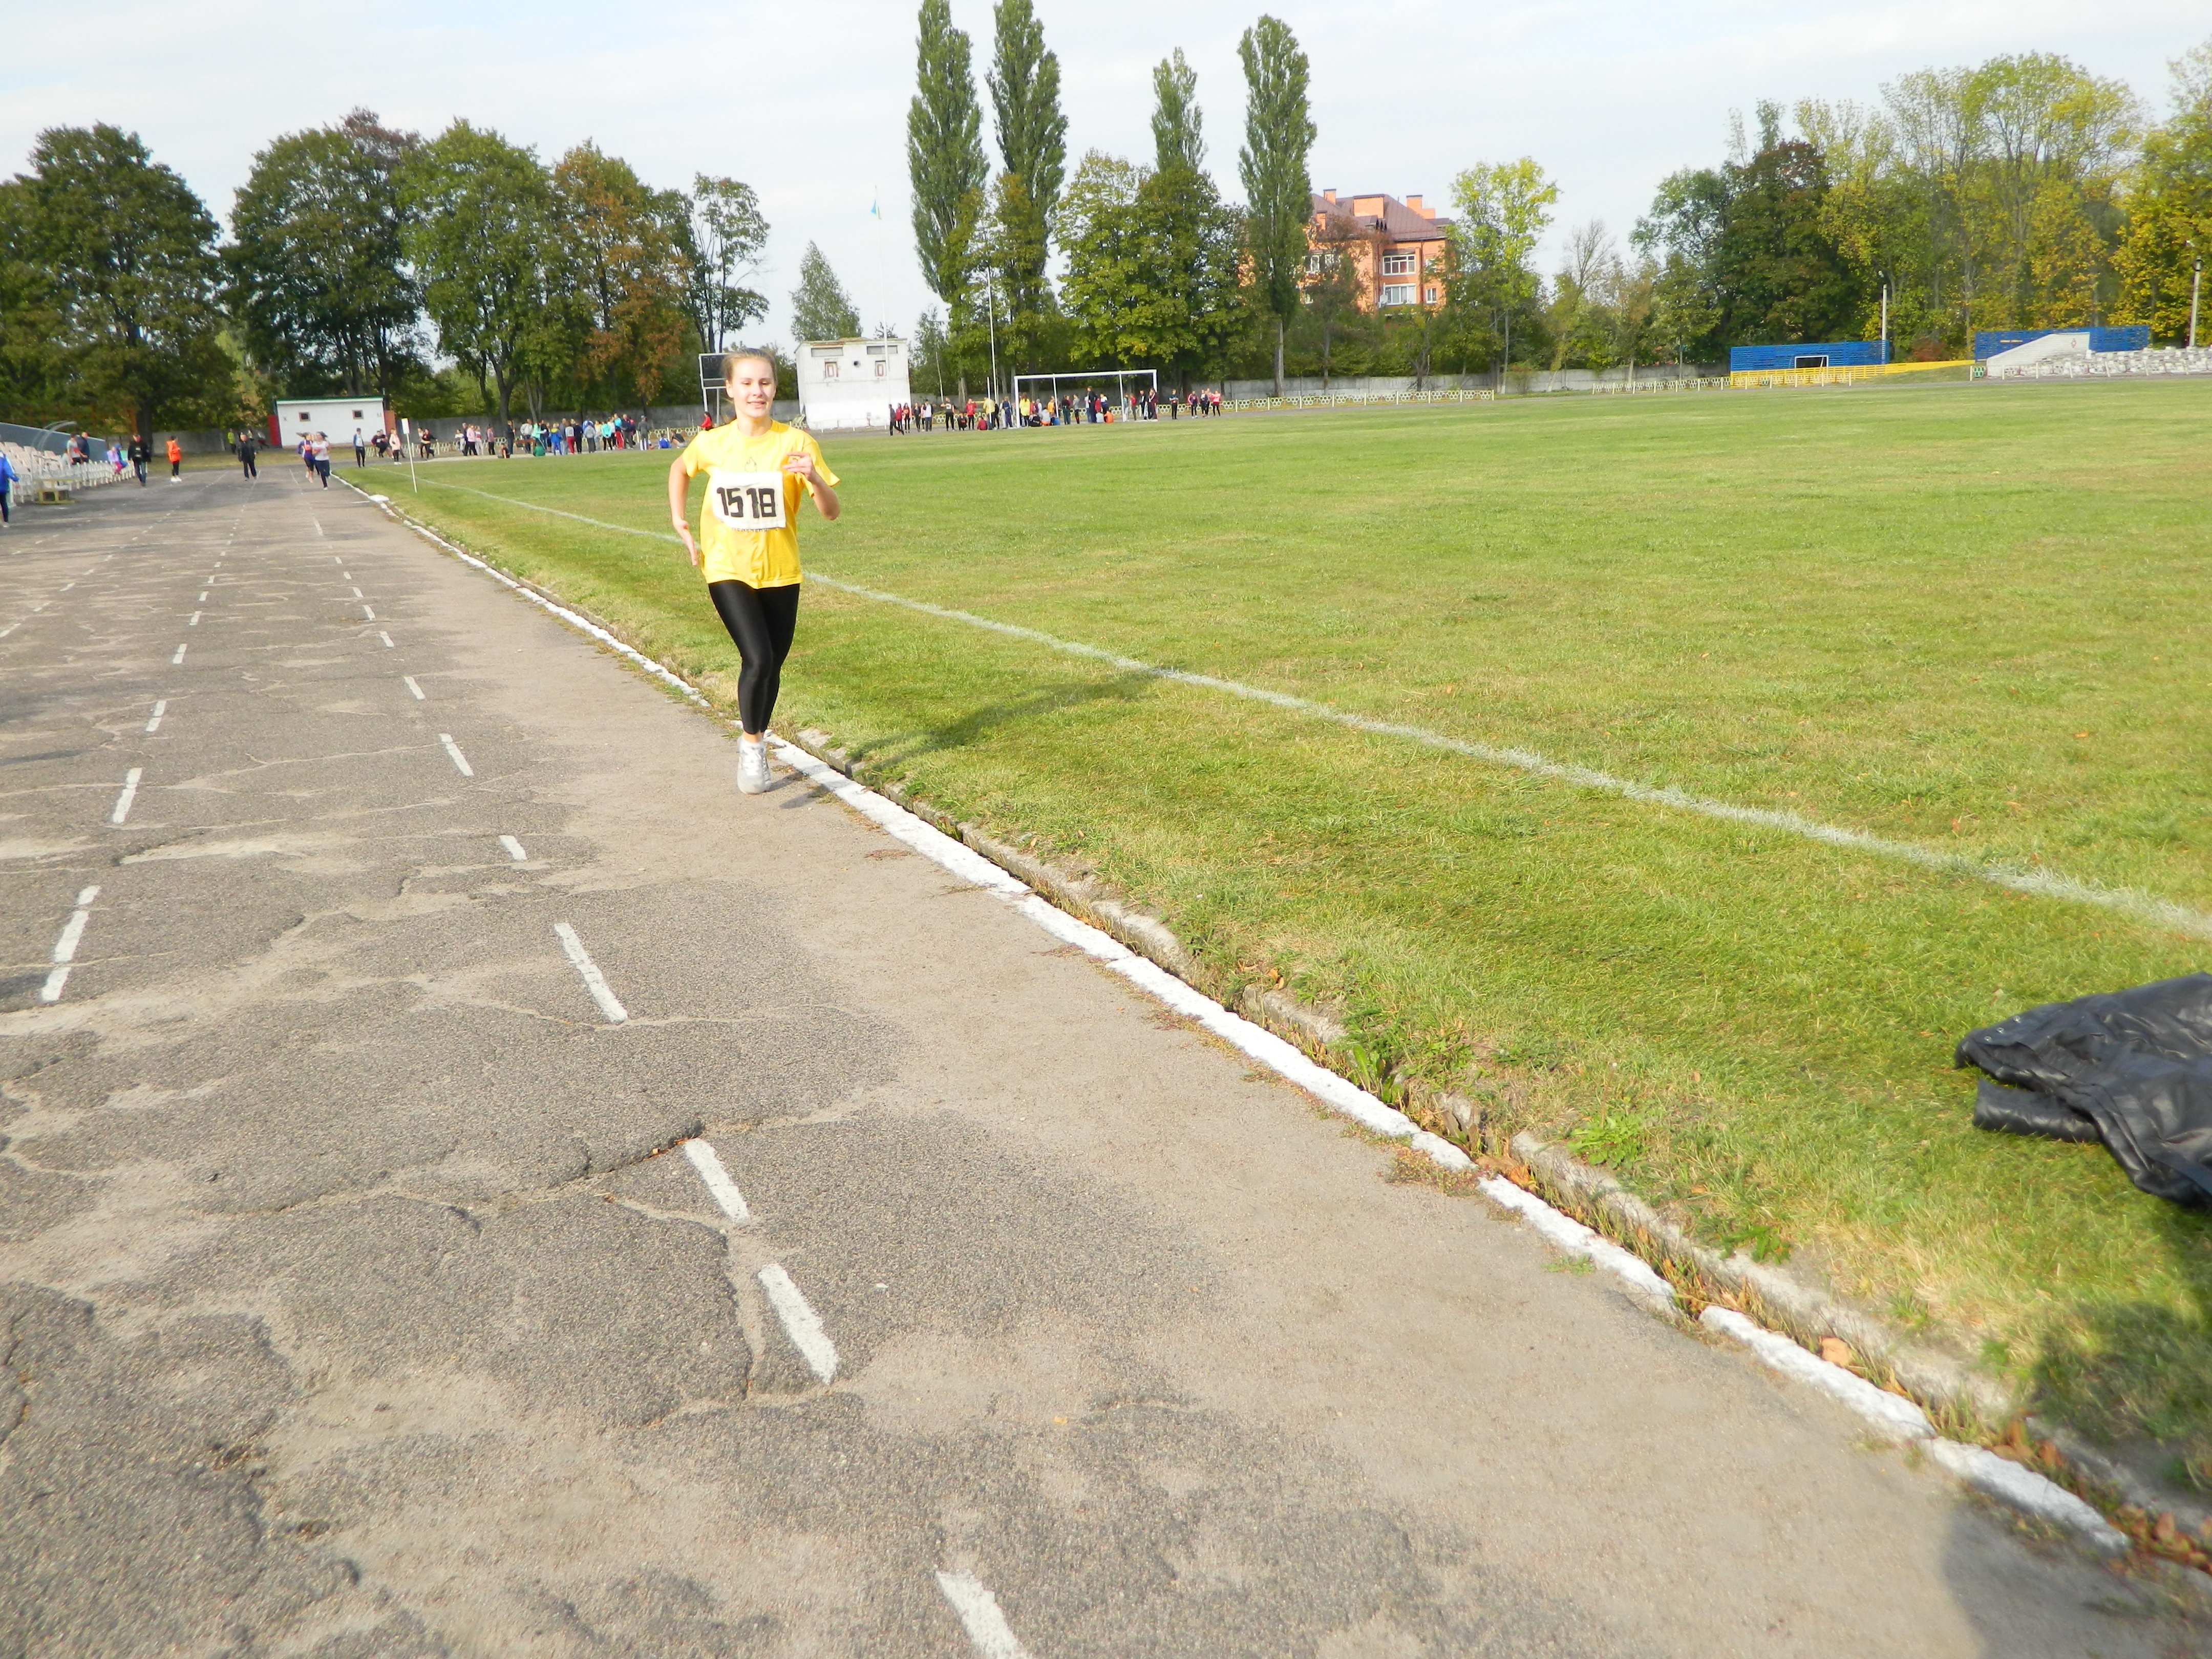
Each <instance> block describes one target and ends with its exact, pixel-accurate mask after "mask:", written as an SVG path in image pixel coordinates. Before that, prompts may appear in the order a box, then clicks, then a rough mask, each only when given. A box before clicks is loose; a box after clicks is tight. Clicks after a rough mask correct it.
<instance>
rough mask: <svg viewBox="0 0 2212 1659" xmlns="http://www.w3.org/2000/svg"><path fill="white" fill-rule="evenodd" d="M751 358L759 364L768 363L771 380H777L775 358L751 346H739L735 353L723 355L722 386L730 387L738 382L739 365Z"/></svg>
mask: <svg viewBox="0 0 2212 1659" xmlns="http://www.w3.org/2000/svg"><path fill="white" fill-rule="evenodd" d="M749 358H750V360H751V361H752V362H757V363H766V364H767V365H768V374H769V379H770V380H774V379H775V376H776V372H777V371H776V367H775V358H773V357H771V356H769V355H768V353H766V352H765V351H759V350H756V349H753V348H751V347H750V346H739V347H738V349H736V350H735V351H731V352H726V353H724V354H723V356H722V384H723V385H724V386H728V385H730V384H732V382H733V381H735V380H737V378H738V364H739V363H742V362H745V361H746V360H747V359H749Z"/></svg>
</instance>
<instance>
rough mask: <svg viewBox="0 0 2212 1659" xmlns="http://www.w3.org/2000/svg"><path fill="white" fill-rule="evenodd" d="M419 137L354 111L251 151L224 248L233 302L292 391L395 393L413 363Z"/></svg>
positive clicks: (250, 345) (255, 343) (267, 365)
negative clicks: (411, 223)
mask: <svg viewBox="0 0 2212 1659" xmlns="http://www.w3.org/2000/svg"><path fill="white" fill-rule="evenodd" d="M421 143H422V140H421V138H420V137H418V136H417V135H416V134H415V133H412V132H400V131H393V130H392V129H390V128H387V127H386V126H385V125H382V124H381V123H380V121H379V120H378V118H377V117H376V114H375V112H374V111H372V110H366V109H357V110H356V111H354V112H353V113H351V114H350V115H349V116H347V117H346V118H345V119H344V120H343V121H342V122H340V123H339V124H338V125H336V126H331V127H318V128H315V129H314V130H313V131H307V132H292V133H286V134H285V135H284V136H283V137H280V138H278V139H276V141H275V142H274V143H271V144H270V146H269V147H268V148H267V149H264V150H262V151H261V152H260V153H259V154H258V155H256V156H255V157H254V158H253V168H252V172H251V173H248V174H247V176H246V183H245V184H244V185H241V186H240V189H239V191H238V195H237V198H236V201H235V203H234V205H233V207H232V210H231V216H230V224H231V236H232V242H231V246H229V247H228V249H227V250H226V251H225V256H224V257H225V263H226V264H227V265H228V268H229V273H230V284H229V298H230V305H231V310H232V313H233V314H234V315H235V316H236V317H238V318H239V319H240V321H241V322H242V323H243V324H244V326H245V338H246V349H247V352H248V354H249V355H250V356H251V357H252V359H253V361H254V362H256V363H257V364H258V365H259V366H260V367H261V368H264V369H265V370H266V371H267V372H268V373H270V374H271V375H273V376H274V377H275V378H276V380H278V381H279V382H280V383H281V384H282V385H283V386H285V388H286V389H287V390H289V391H290V392H293V393H294V394H295V395H309V394H315V393H320V392H337V391H343V392H354V393H358V392H370V391H374V392H379V393H383V394H389V393H390V392H391V391H392V386H393V385H394V384H395V383H396V381H397V380H398V374H399V372H400V369H401V367H402V365H404V364H405V363H407V362H410V361H411V360H412V359H413V357H414V355H415V325H416V316H417V315H418V314H419V309H420V296H419V295H417V294H416V289H415V283H414V280H413V276H412V273H411V272H410V270H408V268H407V263H406V257H405V252H404V247H403V244H402V231H403V224H402V212H401V207H400V198H399V188H398V172H399V169H400V167H402V166H403V165H404V163H405V161H406V159H407V157H408V156H409V155H410V154H412V153H413V151H414V150H415V149H416V148H418V147H419V146H420V144H421Z"/></svg>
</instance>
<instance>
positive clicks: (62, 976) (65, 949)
mask: <svg viewBox="0 0 2212 1659" xmlns="http://www.w3.org/2000/svg"><path fill="white" fill-rule="evenodd" d="M99 896H100V889H98V888H97V887H88V888H86V889H85V890H83V891H82V892H81V893H79V894H78V895H77V896H76V909H74V910H72V911H70V919H69V921H67V922H65V923H64V924H63V927H62V936H61V937H60V938H59V939H56V940H55V941H54V954H53V964H54V970H53V972H52V973H51V974H48V975H46V983H45V984H44V985H43V986H41V987H39V1000H40V1001H41V1002H59V1001H60V1000H62V987H64V985H66V984H68V983H69V976H70V964H71V963H74V962H75V961H76V947H77V945H78V944H79V943H80V942H81V941H82V939H83V938H84V925H85V923H86V922H88V921H91V920H92V902H93V900H94V899H96V898H98V897H99Z"/></svg>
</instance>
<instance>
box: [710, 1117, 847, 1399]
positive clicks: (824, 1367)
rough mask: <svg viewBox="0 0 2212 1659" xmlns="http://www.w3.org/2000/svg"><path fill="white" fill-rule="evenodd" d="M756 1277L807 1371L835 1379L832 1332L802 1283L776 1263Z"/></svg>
mask: <svg viewBox="0 0 2212 1659" xmlns="http://www.w3.org/2000/svg"><path fill="white" fill-rule="evenodd" d="M685 1144H686V1145H689V1144H690V1143H689V1142H687V1143H685ZM757 1278H758V1279H760V1287H761V1289H763V1291H767V1292H768V1303H769V1306H770V1307H771V1308H774V1309H775V1316H776V1317H777V1318H778V1319H779V1320H781V1321H782V1322H783V1334H785V1335H786V1336H787V1337H789V1338H790V1339H791V1346H793V1347H794V1348H796V1349H798V1350H799V1358H802V1359H804V1360H805V1362H806V1368H807V1370H811V1371H812V1372H813V1373H814V1375H815V1376H817V1377H819V1378H820V1379H821V1380H822V1381H823V1382H824V1383H828V1382H829V1381H831V1380H833V1379H834V1378H835V1377H836V1375H837V1350H836V1346H835V1345H834V1344H833V1343H831V1341H830V1340H829V1332H827V1331H825V1330H823V1328H822V1316H820V1315H819V1314H817V1313H816V1312H815V1311H814V1309H813V1307H812V1306H811V1304H809V1303H808V1302H807V1300H806V1298H805V1297H804V1296H802V1295H800V1294H799V1286H798V1285H794V1284H793V1283H792V1282H791V1275H790V1274H789V1273H786V1272H784V1270H783V1269H782V1267H780V1266H778V1265H777V1264H776V1263H775V1262H773V1261H771V1262H769V1264H768V1266H767V1267H763V1268H762V1269H761V1270H760V1272H759V1273H758V1274H757Z"/></svg>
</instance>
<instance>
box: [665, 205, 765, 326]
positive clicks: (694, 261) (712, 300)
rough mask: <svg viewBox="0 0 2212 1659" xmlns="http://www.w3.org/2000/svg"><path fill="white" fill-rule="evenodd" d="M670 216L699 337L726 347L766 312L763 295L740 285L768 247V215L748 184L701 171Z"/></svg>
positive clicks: (686, 297) (688, 308)
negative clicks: (674, 214)
mask: <svg viewBox="0 0 2212 1659" xmlns="http://www.w3.org/2000/svg"><path fill="white" fill-rule="evenodd" d="M682 208H683V211H682V212H681V214H680V215H679V216H678V218H677V220H676V221H675V225H674V230H675V234H676V240H677V246H678V252H679V254H680V255H681V256H682V259H683V265H684V310H685V312H686V313H687V314H688V315H689V316H690V319H691V326H692V327H693V328H694V329H696V330H697V331H698V334H699V343H700V345H701V346H702V347H703V348H704V349H707V350H708V351H721V350H725V349H727V346H728V344H729V343H730V342H731V341H732V340H733V339H734V338H735V337H736V336H737V334H738V331H739V330H741V329H743V328H744V325H746V324H747V323H750V322H755V321H757V320H758V319H761V318H763V317H765V316H766V315H768V298H767V296H766V295H763V294H760V293H758V292H757V291H756V290H754V289H750V288H745V287H743V286H741V285H740V284H741V283H742V282H743V280H744V278H746V277H748V276H752V275H753V274H754V273H755V272H756V271H757V270H759V269H760V261H761V255H762V254H763V253H764V252H767V250H768V217H767V216H766V215H764V214H763V213H762V211H761V205H760V197H758V196H757V195H756V194H755V193H754V191H753V187H752V186H751V185H747V184H741V183H739V182H738V180H737V179H720V178H714V177H711V176H709V175H708V174H707V173H701V174H699V175H698V176H697V177H696V179H693V180H692V181H691V194H690V196H689V197H685V198H684V200H683V203H682Z"/></svg>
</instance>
